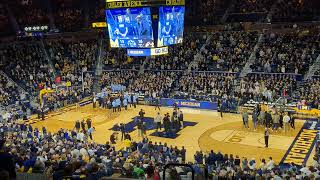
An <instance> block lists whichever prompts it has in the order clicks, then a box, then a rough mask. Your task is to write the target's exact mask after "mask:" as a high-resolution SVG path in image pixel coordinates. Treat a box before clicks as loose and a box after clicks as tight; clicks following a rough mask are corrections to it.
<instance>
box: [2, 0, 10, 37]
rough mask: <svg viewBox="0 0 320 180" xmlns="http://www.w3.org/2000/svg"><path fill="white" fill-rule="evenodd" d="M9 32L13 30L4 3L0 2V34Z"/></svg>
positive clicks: (4, 34) (3, 34)
mask: <svg viewBox="0 0 320 180" xmlns="http://www.w3.org/2000/svg"><path fill="white" fill-rule="evenodd" d="M10 34H13V30H12V27H11V25H10V21H9V16H8V12H7V8H6V6H5V5H4V4H2V3H0V36H6V35H10Z"/></svg>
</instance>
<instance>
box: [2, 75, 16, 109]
mask: <svg viewBox="0 0 320 180" xmlns="http://www.w3.org/2000/svg"><path fill="white" fill-rule="evenodd" d="M18 100H20V92H19V91H18V89H17V87H16V86H15V85H14V84H13V83H12V82H9V81H8V79H7V77H5V76H3V75H1V74H0V106H9V105H11V104H15V103H16V101H18Z"/></svg>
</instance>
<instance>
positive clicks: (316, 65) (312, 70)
mask: <svg viewBox="0 0 320 180" xmlns="http://www.w3.org/2000/svg"><path fill="white" fill-rule="evenodd" d="M318 70H320V54H319V55H318V57H317V59H316V60H315V62H314V63H313V65H312V66H310V68H309V71H308V72H307V74H305V76H304V79H305V80H309V79H311V78H312V76H314V75H315V72H317V71H318Z"/></svg>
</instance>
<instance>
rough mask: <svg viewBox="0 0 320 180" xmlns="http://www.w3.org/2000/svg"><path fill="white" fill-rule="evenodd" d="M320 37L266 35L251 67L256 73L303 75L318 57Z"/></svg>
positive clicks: (309, 35)
mask: <svg viewBox="0 0 320 180" xmlns="http://www.w3.org/2000/svg"><path fill="white" fill-rule="evenodd" d="M318 41H319V35H314V34H307V35H304V34H296V33H292V34H275V33H269V34H265V35H264V41H263V42H262V43H261V45H260V46H259V49H258V50H257V53H256V60H255V62H254V64H253V65H252V66H251V69H252V71H254V72H267V73H296V74H303V73H305V72H306V71H307V70H308V69H309V66H310V65H311V64H312V63H313V62H314V60H315V59H316V58H317V56H318V54H319V53H318V51H317V49H319V42H318Z"/></svg>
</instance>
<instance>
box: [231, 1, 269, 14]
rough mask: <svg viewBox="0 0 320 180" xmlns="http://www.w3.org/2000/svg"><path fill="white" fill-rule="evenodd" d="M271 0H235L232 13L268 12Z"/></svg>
mask: <svg viewBox="0 0 320 180" xmlns="http://www.w3.org/2000/svg"><path fill="white" fill-rule="evenodd" d="M273 2H274V1H273V0H271V1H270V0H236V2H235V5H234V9H233V10H232V13H255V12H268V11H269V10H270V8H271V6H272V5H273Z"/></svg>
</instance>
